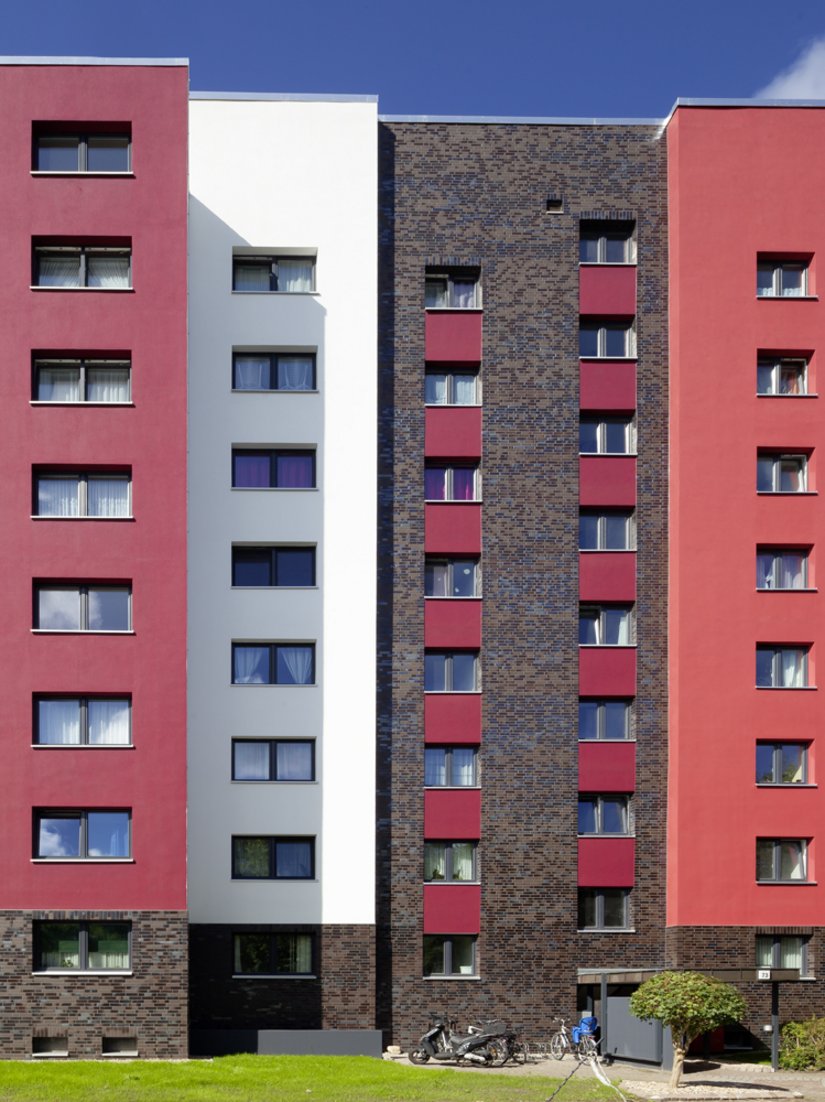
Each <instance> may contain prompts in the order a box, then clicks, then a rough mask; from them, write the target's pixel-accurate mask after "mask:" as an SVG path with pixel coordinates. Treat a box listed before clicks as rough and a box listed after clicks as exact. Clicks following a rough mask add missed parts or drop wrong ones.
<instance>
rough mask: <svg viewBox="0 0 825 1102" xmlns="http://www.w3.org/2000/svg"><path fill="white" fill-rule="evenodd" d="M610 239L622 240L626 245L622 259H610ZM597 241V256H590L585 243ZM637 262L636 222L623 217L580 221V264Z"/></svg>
mask: <svg viewBox="0 0 825 1102" xmlns="http://www.w3.org/2000/svg"><path fill="white" fill-rule="evenodd" d="M608 241H613V242H616V241H618V242H621V243H622V244H623V246H624V248H623V253H624V257H623V259H622V260H608V259H607V253H608ZM586 243H591V244H592V243H595V245H596V258H595V259H593V258H588V257H587V256H585V255H584V253H585V251H586V250H585V248H584V246H585V244H586ZM636 262H637V250H636V223H635V222H634V221H630V220H628V221H625V220H623V219H618V218H617V219H615V220H614V219H605V220H601V219H591V218H587V219H584V218H583V219H582V220H581V222H580V223H579V263H580V264H599V265H604V264H616V265H635V264H636Z"/></svg>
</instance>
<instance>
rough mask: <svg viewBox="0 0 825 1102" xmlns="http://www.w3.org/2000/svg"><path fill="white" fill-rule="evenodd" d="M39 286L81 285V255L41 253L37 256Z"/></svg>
mask: <svg viewBox="0 0 825 1102" xmlns="http://www.w3.org/2000/svg"><path fill="white" fill-rule="evenodd" d="M37 285H38V287H79V286H80V257H79V256H78V255H75V254H73V255H70V256H59V255H56V254H52V255H51V256H49V255H46V254H42V253H41V254H40V255H39V256H38V258H37Z"/></svg>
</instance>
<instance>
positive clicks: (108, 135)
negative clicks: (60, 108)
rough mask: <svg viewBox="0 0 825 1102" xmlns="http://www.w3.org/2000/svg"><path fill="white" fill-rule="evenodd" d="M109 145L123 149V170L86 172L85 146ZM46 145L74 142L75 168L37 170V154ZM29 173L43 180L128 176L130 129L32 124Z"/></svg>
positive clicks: (114, 125)
mask: <svg viewBox="0 0 825 1102" xmlns="http://www.w3.org/2000/svg"><path fill="white" fill-rule="evenodd" d="M90 140H91V141H92V143H94V141H109V142H120V143H121V144H122V143H125V145H126V167H125V168H115V169H105V168H89V167H88V162H89V142H90ZM48 141H63V142H66V141H76V142H77V168H74V169H71V168H59V169H50V168H40V167H39V165H38V154H39V152H40V147H41V143H43V142H48ZM32 172H34V173H36V174H38V175H46V176H75V175H77V176H132V175H134V173H133V171H132V128H131V125H129V124H123V123H102V124H100V125H97V124H96V125H94V126H91V125H90V124H88V123H87V124H85V125H84V124H74V123H70V124H67V123H63V122H60V123H57V122H56V123H48V122H44V123H35V124H34V126H33V127H32Z"/></svg>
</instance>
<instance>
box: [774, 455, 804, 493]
mask: <svg viewBox="0 0 825 1102" xmlns="http://www.w3.org/2000/svg"><path fill="white" fill-rule="evenodd" d="M804 475H805V472H804V465H803V463H802V460H801V459H780V460H779V485H778V487H777V488H778V489H779V490H780V491H781V492H782V493H790V494H797V493H800V492H801V491H802V490H804V489H805V477H804Z"/></svg>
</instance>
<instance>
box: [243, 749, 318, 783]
mask: <svg viewBox="0 0 825 1102" xmlns="http://www.w3.org/2000/svg"><path fill="white" fill-rule="evenodd" d="M232 780H233V781H314V780H315V743H314V742H313V741H312V740H311V739H306V740H302V741H299V740H297V739H233V740H232Z"/></svg>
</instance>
